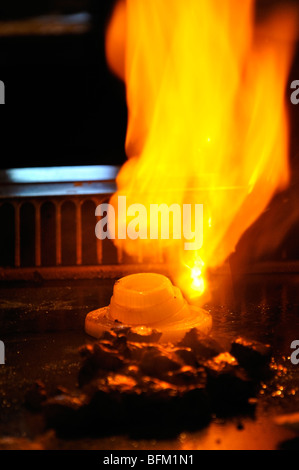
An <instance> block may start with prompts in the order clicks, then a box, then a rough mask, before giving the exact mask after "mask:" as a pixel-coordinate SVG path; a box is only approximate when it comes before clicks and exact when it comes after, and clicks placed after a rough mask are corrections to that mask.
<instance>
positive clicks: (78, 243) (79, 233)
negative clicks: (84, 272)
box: [76, 201, 82, 266]
mask: <svg viewBox="0 0 299 470" xmlns="http://www.w3.org/2000/svg"><path fill="white" fill-rule="evenodd" d="M81 205H82V201H81V203H80V201H78V202H77V204H76V231H77V237H76V240H77V241H76V258H77V261H76V262H77V265H78V266H80V265H81V264H82V215H81Z"/></svg>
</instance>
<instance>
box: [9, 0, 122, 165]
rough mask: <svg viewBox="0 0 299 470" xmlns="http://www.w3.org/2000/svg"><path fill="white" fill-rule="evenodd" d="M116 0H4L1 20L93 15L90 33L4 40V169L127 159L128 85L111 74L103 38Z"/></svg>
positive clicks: (104, 162) (117, 163) (101, 162)
mask: <svg viewBox="0 0 299 470" xmlns="http://www.w3.org/2000/svg"><path fill="white" fill-rule="evenodd" d="M114 3H115V2H114V0H101V1H100V0H79V1H78V0H59V1H58V0H48V1H42V2H41V1H37V0H30V1H26V2H24V1H21V0H1V6H0V21H4V20H5V21H13V20H16V19H26V18H27V17H31V16H38V15H44V14H51V13H58V14H70V13H76V12H79V11H87V12H89V13H90V14H91V17H92V27H91V30H90V32H88V33H85V34H79V35H60V36H45V35H40V36H36V35H32V36H15V37H13V36H9V37H1V36H0V80H2V81H4V83H5V93H6V105H5V107H3V106H2V107H1V109H0V126H1V127H0V136H1V148H0V168H12V167H32V166H56V165H88V164H99V165H101V164H114V165H119V164H121V163H122V162H124V161H125V151H124V142H125V133H126V119H127V109H126V100H125V87H124V84H123V83H122V82H120V81H119V80H118V79H117V78H116V77H114V75H113V74H112V73H111V72H110V71H109V70H108V67H107V64H106V60H105V53H104V34H105V28H106V24H107V22H108V21H109V18H110V15H111V12H112V9H113V5H114Z"/></svg>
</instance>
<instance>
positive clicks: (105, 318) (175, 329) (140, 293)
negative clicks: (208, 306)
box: [85, 273, 212, 341]
mask: <svg viewBox="0 0 299 470" xmlns="http://www.w3.org/2000/svg"><path fill="white" fill-rule="evenodd" d="M137 325H139V326H147V327H150V328H154V329H157V330H159V331H161V332H162V338H161V340H162V341H175V340H177V339H179V338H180V337H182V336H183V335H184V334H185V333H186V331H188V330H190V329H191V328H198V329H199V331H201V332H202V333H204V334H208V333H209V332H210V330H211V327H212V318H211V315H210V314H209V313H208V312H206V311H205V310H203V309H202V308H199V307H196V306H193V305H189V304H188V303H187V302H186V300H185V299H184V298H183V296H182V294H181V291H180V289H178V288H177V287H175V286H173V285H172V283H171V281H170V280H169V279H168V278H167V277H165V276H162V275H160V274H153V273H141V274H132V275H130V276H125V277H124V278H122V279H120V280H119V281H117V282H116V283H115V285H114V289H113V296H112V297H111V301H110V305H109V306H107V307H104V308H101V309H99V310H95V311H93V312H90V313H89V314H88V315H87V317H86V319H85V331H86V332H87V333H88V334H90V335H91V336H94V337H96V338H100V337H101V335H102V333H103V331H105V330H109V329H110V328H112V327H113V328H116V327H117V326H119V327H120V328H121V327H123V326H137Z"/></svg>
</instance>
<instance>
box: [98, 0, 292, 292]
mask: <svg viewBox="0 0 299 470" xmlns="http://www.w3.org/2000/svg"><path fill="white" fill-rule="evenodd" d="M254 14H255V3H254V0H243V1H242V2H240V1H239V0H221V1H220V0H186V1H185V0H184V1H182V0H172V1H171V2H164V1H161V0H150V1H148V0H127V1H125V0H122V1H121V2H119V3H118V4H117V7H116V9H115V12H114V15H113V17H112V20H111V22H110V25H109V27H108V30H107V38H106V53H107V60H108V63H109V64H110V66H111V68H112V69H113V70H114V72H115V73H117V74H118V75H119V76H120V77H121V78H122V79H123V80H124V81H125V83H126V90H127V104H128V129H127V137H126V152H127V155H128V157H129V158H128V161H127V162H126V163H125V164H124V166H123V167H122V169H121V171H120V173H119V175H118V178H117V185H118V190H117V193H116V194H115V195H114V196H113V197H112V200H111V202H112V204H114V205H115V207H116V206H117V202H116V201H117V200H116V198H117V196H120V195H125V196H126V197H127V201H128V204H133V203H139V204H143V205H145V206H146V207H149V206H150V204H167V205H168V206H171V205H172V204H173V203H177V204H180V205H182V204H185V203H190V204H196V203H198V204H203V210H204V226H203V246H202V248H201V249H200V250H197V251H186V250H184V248H183V243H182V241H181V240H172V239H170V240H159V241H157V240H150V239H147V240H141V239H138V238H137V239H136V240H130V239H126V240H116V244H117V245H118V246H119V247H121V248H123V249H124V250H125V251H127V252H128V253H129V254H131V255H136V254H137V253H140V251H141V253H142V255H143V257H144V258H145V259H149V260H153V259H155V257H157V256H159V255H161V250H162V252H163V255H165V256H166V259H167V262H168V263H169V266H175V267H173V268H170V269H173V271H172V277H173V279H174V281H175V282H176V283H177V285H178V286H179V287H181V288H182V290H183V292H184V293H185V295H186V296H187V297H189V298H190V297H193V296H194V295H195V296H200V295H201V294H202V293H203V291H204V290H205V289H206V275H205V270H208V269H210V268H214V267H218V266H220V265H221V264H222V263H223V262H224V261H225V260H226V259H227V258H228V256H229V255H230V254H231V253H232V252H233V251H234V248H235V246H236V244H237V242H238V240H239V239H240V237H241V235H242V234H243V233H244V231H245V230H246V229H247V228H248V227H249V226H250V225H251V224H252V223H253V222H254V221H255V220H256V219H257V217H258V216H259V215H260V214H261V213H262V212H263V211H264V210H265V208H266V207H267V205H268V204H269V202H270V200H271V198H272V197H273V195H274V193H275V192H277V191H278V190H281V189H283V188H285V187H286V186H287V184H288V182H289V163H288V119H287V114H286V107H285V86H286V82H287V78H288V73H289V69H290V64H291V60H292V54H293V42H294V38H295V34H296V20H295V18H296V15H294V11H293V10H290V9H286V8H284V9H283V10H281V9H280V10H279V11H276V12H274V13H273V14H272V15H271V17H270V18H268V19H267V21H264V23H263V24H262V25H258V26H257V25H256V24H255V18H254ZM139 215H140V217H141V214H139ZM145 217H147V218H148V216H145ZM140 222H141V218H140ZM124 223H125V224H128V223H129V220H128V219H124ZM148 223H150V220H148ZM175 223H176V222H175V220H174V217H173V220H172V223H171V227H170V230H174V228H175V227H174V224H175Z"/></svg>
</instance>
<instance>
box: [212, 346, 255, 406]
mask: <svg viewBox="0 0 299 470" xmlns="http://www.w3.org/2000/svg"><path fill="white" fill-rule="evenodd" d="M205 369H206V372H207V393H208V395H209V397H210V398H211V401H212V406H213V409H215V411H221V412H223V411H225V412H228V413H230V412H232V411H234V412H235V411H237V410H239V409H242V408H245V407H246V408H247V407H249V399H250V398H254V397H255V396H256V393H257V391H258V390H257V384H256V382H255V381H254V380H252V379H251V378H250V377H249V376H248V374H247V372H246V371H245V370H244V369H243V368H242V367H241V366H240V365H239V363H238V361H237V360H236V358H235V357H233V356H232V355H231V354H230V353H228V352H225V353H221V354H219V355H218V356H216V357H214V358H213V359H209V360H208V361H207V362H206V363H205Z"/></svg>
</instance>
